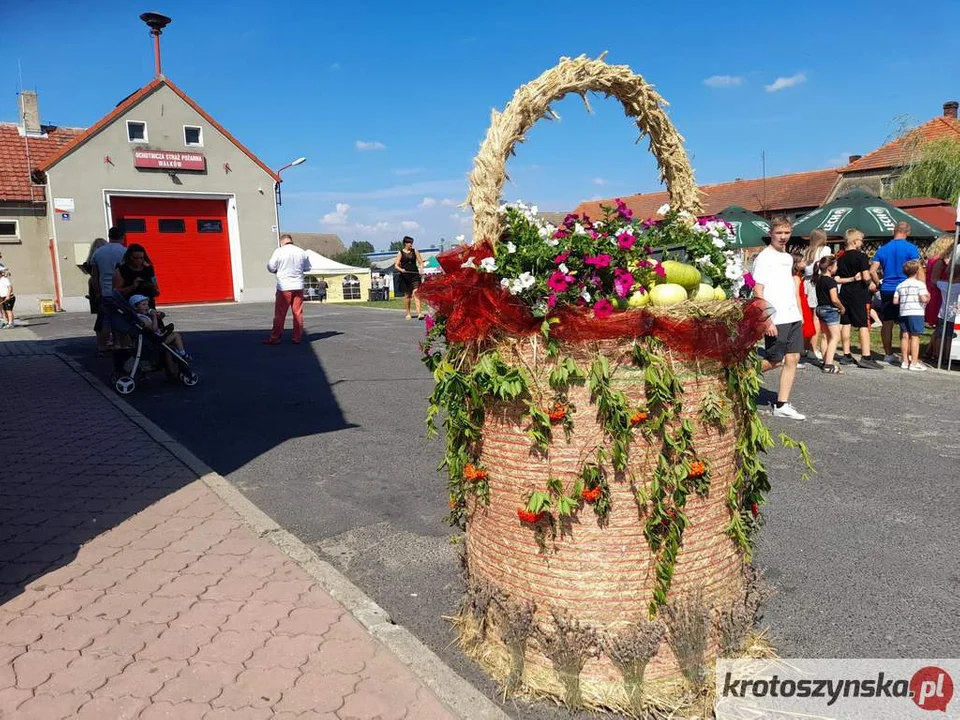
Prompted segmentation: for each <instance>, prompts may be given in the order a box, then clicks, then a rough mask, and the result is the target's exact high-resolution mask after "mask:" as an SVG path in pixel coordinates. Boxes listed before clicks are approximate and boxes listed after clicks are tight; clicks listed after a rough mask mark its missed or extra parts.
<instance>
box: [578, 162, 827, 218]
mask: <svg viewBox="0 0 960 720" xmlns="http://www.w3.org/2000/svg"><path fill="white" fill-rule="evenodd" d="M838 177H839V176H838V174H837V171H836V170H815V171H813V172H802V173H793V174H792V175H776V176H774V177H768V178H766V179H761V178H757V179H754V180H734V181H733V182H726V183H719V184H716V185H703V186H701V188H700V202H701V204H702V205H703V213H704V214H705V215H716V214H717V213H718V212H720V211H721V210H724V209H725V208H727V207H729V206H731V205H740V206H741V207H743V208H745V209H747V210H749V211H751V212H755V213H762V212H768V213H769V212H776V211H786V210H800V209H803V208H815V207H820V205H822V204H823V203H824V201H825V200H826V198H827V196H828V195H829V194H830V191H831V190H832V189H833V186H834V185H835V184H836V182H837V179H838ZM622 199H623V201H624V202H625V203H626V204H627V207H629V208H630V209H631V210H633V213H634V215H635V216H637V217H640V218H648V217H656V215H657V209H658V208H659V207H661V206H662V205H664V204H667V203H669V202H670V194H669V193H668V192H667V191H666V190H663V191H660V192H654V193H646V194H639V195H630V196H628V197H625V198H622ZM615 202H616V201H615V200H594V201H588V202H583V203H580V205H579V206H577V209H576V210H575V211H574V212H576V213H577V214H583V213H586V214H587V215H590V216H591V217H600V216H601V215H602V214H603V210H602V209H601V208H600V206H601V205H614V204H615Z"/></svg>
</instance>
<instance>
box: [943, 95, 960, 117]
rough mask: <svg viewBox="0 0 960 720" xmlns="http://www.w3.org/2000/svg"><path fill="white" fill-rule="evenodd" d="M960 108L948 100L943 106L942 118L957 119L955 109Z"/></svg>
mask: <svg viewBox="0 0 960 720" xmlns="http://www.w3.org/2000/svg"><path fill="white" fill-rule="evenodd" d="M958 106H960V103H958V102H957V101H956V100H950V101H949V102H945V103H944V104H943V116H944V117H948V118H953V119H954V120H956V119H957V107H958Z"/></svg>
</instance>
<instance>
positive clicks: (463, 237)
mask: <svg viewBox="0 0 960 720" xmlns="http://www.w3.org/2000/svg"><path fill="white" fill-rule="evenodd" d="M454 239H455V240H456V241H457V242H458V243H460V244H461V245H463V243H465V242H466V241H467V236H466V235H457V237H456V238H454Z"/></svg>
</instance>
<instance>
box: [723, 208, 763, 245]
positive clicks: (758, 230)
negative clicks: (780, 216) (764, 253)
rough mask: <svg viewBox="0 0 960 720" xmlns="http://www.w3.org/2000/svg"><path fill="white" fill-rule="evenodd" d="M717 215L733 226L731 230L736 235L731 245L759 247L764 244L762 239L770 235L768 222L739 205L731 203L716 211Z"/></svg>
mask: <svg viewBox="0 0 960 720" xmlns="http://www.w3.org/2000/svg"><path fill="white" fill-rule="evenodd" d="M717 217H718V218H721V219H722V220H726V221H727V222H728V223H730V224H731V225H732V226H733V232H734V233H735V235H736V238H735V239H734V241H733V242H732V243H731V245H732V246H733V247H738V248H750V247H760V246H762V245H766V243H765V242H764V241H763V239H764V238H765V237H770V223H768V222H767V221H766V219H764V218H762V217H760V216H759V215H755V214H754V213H752V212H750V211H749V210H746V209H744V208H742V207H740V206H739V205H731V206H730V207H728V208H726V209H725V210H722V211H721V212H719V213H717Z"/></svg>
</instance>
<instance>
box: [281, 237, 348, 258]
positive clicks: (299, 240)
mask: <svg viewBox="0 0 960 720" xmlns="http://www.w3.org/2000/svg"><path fill="white" fill-rule="evenodd" d="M283 234H284V235H289V236H290V237H292V238H293V244H294V245H296V246H297V247H302V248H303V249H304V250H313V252H315V253H319V254H320V255H326V256H327V257H332V256H334V255H339V254H340V253H342V252H343V251H345V250H346V249H347V248H346V247H344V245H343V241H342V240H341V239H340V236H339V235H332V234H330V233H310V232H291V233H288V232H285V233H283Z"/></svg>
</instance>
